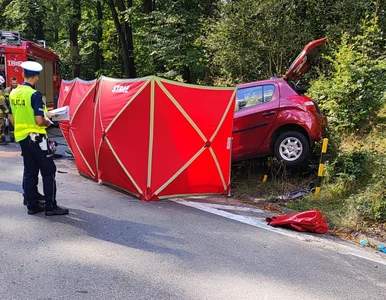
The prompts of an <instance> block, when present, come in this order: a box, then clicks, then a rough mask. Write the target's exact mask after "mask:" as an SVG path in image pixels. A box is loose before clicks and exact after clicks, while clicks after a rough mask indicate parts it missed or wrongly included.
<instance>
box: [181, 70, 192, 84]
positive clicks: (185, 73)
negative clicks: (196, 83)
mask: <svg viewBox="0 0 386 300" xmlns="http://www.w3.org/2000/svg"><path fill="white" fill-rule="evenodd" d="M182 80H183V81H184V82H185V83H192V76H191V74H190V68H189V66H185V67H184V69H183V70H182Z"/></svg>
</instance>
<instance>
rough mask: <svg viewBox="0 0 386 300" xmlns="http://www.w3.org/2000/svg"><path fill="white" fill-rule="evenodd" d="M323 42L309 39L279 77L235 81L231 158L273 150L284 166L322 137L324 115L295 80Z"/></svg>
mask: <svg viewBox="0 0 386 300" xmlns="http://www.w3.org/2000/svg"><path fill="white" fill-rule="evenodd" d="M326 42H327V39H326V38H323V39H319V40H315V41H313V42H311V43H309V44H308V45H307V46H306V47H305V48H304V49H303V51H302V52H301V53H300V54H299V56H298V57H297V58H296V60H295V61H294V62H293V63H292V65H291V67H290V68H289V70H288V71H287V73H286V74H285V76H284V77H283V78H273V79H269V80H262V81H256V82H251V83H245V84H241V85H239V86H238V87H237V97H236V98H237V101H236V103H237V105H236V111H235V116H234V125H233V146H232V147H233V148H232V162H236V161H241V160H246V159H250V158H255V157H258V156H265V155H274V156H275V157H276V158H277V159H278V160H280V161H283V162H284V163H285V164H286V165H287V166H295V165H298V164H300V163H302V162H304V161H305V160H306V158H307V157H308V155H309V154H310V151H311V149H312V147H313V145H314V143H315V142H317V141H319V140H320V139H321V138H322V137H323V135H324V132H325V128H326V125H327V118H326V117H325V116H324V115H323V114H322V113H321V111H320V109H319V107H318V104H317V102H316V101H315V99H311V98H309V97H307V96H306V95H304V93H305V91H304V89H300V88H297V86H296V82H298V80H299V78H300V77H301V76H302V75H303V74H304V73H306V72H307V70H308V69H309V67H310V64H311V62H312V60H313V59H315V58H316V57H318V56H319V53H320V51H322V50H323V48H325V46H326Z"/></svg>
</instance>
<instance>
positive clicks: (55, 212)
mask: <svg viewBox="0 0 386 300" xmlns="http://www.w3.org/2000/svg"><path fill="white" fill-rule="evenodd" d="M69 212H70V211H69V210H68V209H67V208H64V207H60V206H57V205H56V206H54V207H53V208H52V209H50V208H48V209H47V208H46V212H45V214H46V216H61V215H67V214H68V213H69Z"/></svg>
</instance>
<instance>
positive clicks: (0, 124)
mask: <svg viewBox="0 0 386 300" xmlns="http://www.w3.org/2000/svg"><path fill="white" fill-rule="evenodd" d="M7 114H8V107H7V104H6V102H5V97H4V94H3V92H2V91H1V90H0V145H6V144H7V142H6V140H5V126H6V124H5V120H6V119H5V118H6V115H7Z"/></svg>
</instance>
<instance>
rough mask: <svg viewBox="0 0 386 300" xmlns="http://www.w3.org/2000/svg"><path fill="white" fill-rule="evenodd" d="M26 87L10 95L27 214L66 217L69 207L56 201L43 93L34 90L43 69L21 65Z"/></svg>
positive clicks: (25, 64)
mask: <svg viewBox="0 0 386 300" xmlns="http://www.w3.org/2000/svg"><path fill="white" fill-rule="evenodd" d="M21 67H22V69H23V77H24V82H23V84H21V85H19V86H18V87H17V88H16V89H14V90H13V91H12V92H11V94H10V95H9V100H10V112H9V120H10V122H11V123H12V124H13V126H14V128H15V141H16V142H19V144H20V147H21V151H22V155H23V162H24V184H23V189H24V193H25V196H26V200H27V208H28V214H30V215H33V214H36V213H39V212H42V211H45V215H46V216H54V215H66V214H68V212H69V211H68V209H67V208H62V207H59V206H58V205H57V202H56V181H55V173H56V166H55V163H54V160H53V153H52V152H51V151H50V148H49V146H48V141H47V132H46V128H47V127H49V126H50V125H51V122H50V120H49V119H48V117H49V116H50V115H49V113H48V112H47V110H46V109H45V106H44V103H43V100H42V94H41V93H40V92H38V91H36V90H35V89H34V86H35V84H36V83H37V82H38V80H39V74H40V71H42V69H43V67H42V66H41V65H40V64H39V63H37V62H34V61H26V62H23V63H22V64H21ZM39 171H40V173H41V175H42V178H43V191H44V198H45V201H46V202H45V205H44V207H43V206H41V205H39V202H38V199H37V194H36V188H37V184H38V176H39Z"/></svg>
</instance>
